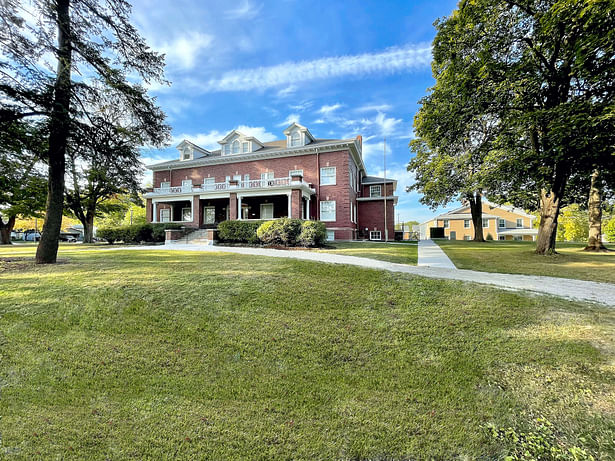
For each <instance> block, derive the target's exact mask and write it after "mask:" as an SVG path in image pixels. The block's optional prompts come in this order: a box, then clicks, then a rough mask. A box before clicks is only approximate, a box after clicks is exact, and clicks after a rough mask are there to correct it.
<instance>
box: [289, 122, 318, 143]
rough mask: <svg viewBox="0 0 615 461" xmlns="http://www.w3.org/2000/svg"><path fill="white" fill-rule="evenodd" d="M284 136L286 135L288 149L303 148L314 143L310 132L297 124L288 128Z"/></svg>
mask: <svg viewBox="0 0 615 461" xmlns="http://www.w3.org/2000/svg"><path fill="white" fill-rule="evenodd" d="M284 134H285V135H286V147H301V146H305V145H307V144H309V143H311V142H313V141H314V136H312V133H310V130H308V129H307V128H306V127H304V126H302V125H299V124H298V123H296V122H295V123H292V124H291V125H290V126H289V127H288V128H286V129H285V130H284Z"/></svg>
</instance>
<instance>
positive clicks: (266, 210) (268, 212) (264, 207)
mask: <svg viewBox="0 0 615 461" xmlns="http://www.w3.org/2000/svg"><path fill="white" fill-rule="evenodd" d="M261 219H273V203H261Z"/></svg>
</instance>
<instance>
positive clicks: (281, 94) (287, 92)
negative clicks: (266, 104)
mask: <svg viewBox="0 0 615 461" xmlns="http://www.w3.org/2000/svg"><path fill="white" fill-rule="evenodd" d="M296 91H297V87H296V86H295V85H289V86H287V87H285V88H282V89H281V90H279V91H278V93H277V95H278V98H286V97H288V96H291V95H293V94H294V93H295V92H296Z"/></svg>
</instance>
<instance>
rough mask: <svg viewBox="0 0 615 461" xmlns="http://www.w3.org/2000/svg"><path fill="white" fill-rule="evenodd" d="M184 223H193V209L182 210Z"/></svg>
mask: <svg viewBox="0 0 615 461" xmlns="http://www.w3.org/2000/svg"><path fill="white" fill-rule="evenodd" d="M182 221H192V209H190V208H182Z"/></svg>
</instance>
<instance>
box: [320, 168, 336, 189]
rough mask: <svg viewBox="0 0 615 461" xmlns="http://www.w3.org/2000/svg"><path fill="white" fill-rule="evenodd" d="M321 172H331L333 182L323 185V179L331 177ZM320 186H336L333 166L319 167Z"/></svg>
mask: <svg viewBox="0 0 615 461" xmlns="http://www.w3.org/2000/svg"><path fill="white" fill-rule="evenodd" d="M323 170H333V182H330V183H324V182H322V180H323V178H325V177H327V178H330V176H331V175H326V176H325V175H324V174H323ZM320 185H321V186H336V185H337V167H334V166H321V167H320Z"/></svg>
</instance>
